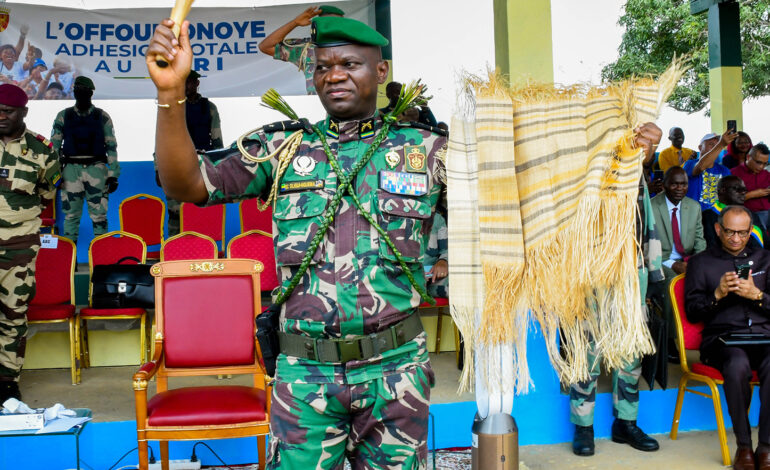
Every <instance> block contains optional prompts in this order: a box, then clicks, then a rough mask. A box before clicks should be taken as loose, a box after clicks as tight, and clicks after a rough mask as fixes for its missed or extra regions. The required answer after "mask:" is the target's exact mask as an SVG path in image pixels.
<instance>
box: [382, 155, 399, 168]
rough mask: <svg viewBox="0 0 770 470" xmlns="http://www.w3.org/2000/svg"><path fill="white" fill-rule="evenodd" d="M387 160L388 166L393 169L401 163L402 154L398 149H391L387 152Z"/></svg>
mask: <svg viewBox="0 0 770 470" xmlns="http://www.w3.org/2000/svg"><path fill="white" fill-rule="evenodd" d="M385 162H386V163H387V164H388V168H390V169H391V170H392V169H394V168H396V167H397V166H398V165H399V163H401V155H399V154H398V152H397V151H396V150H391V151H390V152H388V153H386V154H385Z"/></svg>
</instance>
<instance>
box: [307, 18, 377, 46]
mask: <svg viewBox="0 0 770 470" xmlns="http://www.w3.org/2000/svg"><path fill="white" fill-rule="evenodd" d="M310 37H311V38H312V40H313V44H315V46H316V47H335V46H345V45H348V44H361V45H364V46H379V47H382V46H387V45H388V40H387V39H386V38H385V36H383V35H382V34H380V33H378V32H377V31H376V30H375V29H374V28H372V27H371V26H369V25H367V24H365V23H362V22H360V21H358V20H354V19H352V18H342V17H339V16H316V17H315V18H313V26H312V27H311V28H310Z"/></svg>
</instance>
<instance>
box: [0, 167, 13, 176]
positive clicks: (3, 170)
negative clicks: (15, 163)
mask: <svg viewBox="0 0 770 470" xmlns="http://www.w3.org/2000/svg"><path fill="white" fill-rule="evenodd" d="M10 173H11V172H10V171H9V170H8V168H0V178H8V177H9V176H10Z"/></svg>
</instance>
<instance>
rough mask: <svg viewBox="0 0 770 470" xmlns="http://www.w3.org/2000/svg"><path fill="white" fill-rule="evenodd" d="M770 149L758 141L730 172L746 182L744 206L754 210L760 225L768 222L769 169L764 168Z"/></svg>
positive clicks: (769, 215)
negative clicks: (742, 160) (741, 161)
mask: <svg viewBox="0 0 770 470" xmlns="http://www.w3.org/2000/svg"><path fill="white" fill-rule="evenodd" d="M768 158H770V149H768V148H767V145H765V144H762V143H759V144H757V145H755V146H754V147H752V148H751V150H749V153H748V155H747V156H746V161H745V162H743V163H741V164H740V165H738V166H736V167H735V168H733V169H732V170H730V172H731V173H732V174H733V175H735V176H737V177H738V178H740V179H741V180H743V182H744V184H746V191H747V192H746V208H747V209H749V210H750V211H752V212H754V214H756V215H757V217H758V218H759V220H760V222H761V224H762V227H764V228H765V229H767V226H768V224H770V220H768V218H770V197H768V196H770V171H767V170H765V167H766V166H767V161H768Z"/></svg>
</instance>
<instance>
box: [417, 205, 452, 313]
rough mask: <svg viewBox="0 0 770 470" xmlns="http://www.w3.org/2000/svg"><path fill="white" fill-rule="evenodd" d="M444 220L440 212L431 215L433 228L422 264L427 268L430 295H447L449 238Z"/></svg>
mask: <svg viewBox="0 0 770 470" xmlns="http://www.w3.org/2000/svg"><path fill="white" fill-rule="evenodd" d="M448 235H449V234H448V231H447V226H446V221H445V220H444V217H443V216H442V215H441V214H436V215H435V216H434V217H433V228H432V229H431V231H430V237H429V239H428V248H427V249H426V250H425V260H424V261H423V264H424V265H425V269H427V270H428V272H427V274H426V277H428V294H430V296H431V297H444V298H446V297H448V296H449V278H448V277H447V274H448V269H449V264H448V254H449V240H448Z"/></svg>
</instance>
